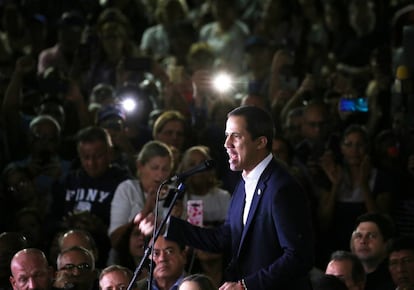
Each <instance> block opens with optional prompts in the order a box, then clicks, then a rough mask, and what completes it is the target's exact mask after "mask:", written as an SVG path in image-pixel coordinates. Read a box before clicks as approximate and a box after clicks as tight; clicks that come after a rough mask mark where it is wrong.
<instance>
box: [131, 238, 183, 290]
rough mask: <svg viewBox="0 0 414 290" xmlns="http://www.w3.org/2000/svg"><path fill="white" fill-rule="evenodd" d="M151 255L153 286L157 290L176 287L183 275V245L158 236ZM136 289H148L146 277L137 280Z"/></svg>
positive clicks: (167, 289)
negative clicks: (152, 261) (153, 263)
mask: <svg viewBox="0 0 414 290" xmlns="http://www.w3.org/2000/svg"><path fill="white" fill-rule="evenodd" d="M152 257H153V259H154V262H155V268H154V279H153V281H152V284H153V286H152V287H153V288H151V289H158V290H169V289H177V288H178V285H179V284H180V282H181V280H182V279H183V278H184V276H185V271H184V268H185V264H186V262H187V254H186V250H185V246H184V245H179V244H178V243H176V242H174V241H171V240H167V239H165V238H164V237H163V236H160V237H158V239H157V241H156V242H155V244H154V247H153V253H152ZM137 286H138V289H139V290H146V289H148V281H147V279H143V280H140V281H138V285H137Z"/></svg>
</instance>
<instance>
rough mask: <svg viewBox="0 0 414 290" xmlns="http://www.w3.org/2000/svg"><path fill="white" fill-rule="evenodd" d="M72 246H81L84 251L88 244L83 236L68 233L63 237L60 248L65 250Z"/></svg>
mask: <svg viewBox="0 0 414 290" xmlns="http://www.w3.org/2000/svg"><path fill="white" fill-rule="evenodd" d="M73 246H81V247H84V248H86V249H88V248H89V247H90V243H89V241H88V240H87V238H86V237H85V236H83V235H82V234H80V233H68V234H66V235H64V236H63V238H62V244H61V248H62V249H66V248H70V247H73Z"/></svg>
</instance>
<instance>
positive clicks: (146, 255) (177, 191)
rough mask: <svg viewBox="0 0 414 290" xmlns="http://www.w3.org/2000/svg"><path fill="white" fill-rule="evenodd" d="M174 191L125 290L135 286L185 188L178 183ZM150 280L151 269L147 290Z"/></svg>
mask: <svg viewBox="0 0 414 290" xmlns="http://www.w3.org/2000/svg"><path fill="white" fill-rule="evenodd" d="M174 190H175V193H174V197H173V199H172V201H171V204H170V205H169V207H168V210H167V214H166V215H165V216H164V218H163V219H162V221H161V223H160V224H159V226H158V227H157V229H156V230H155V233H154V235H153V238H152V239H151V241H150V243H149V244H148V246H147V248H146V249H145V251H144V256H143V257H142V258H141V261H140V262H139V264H138V266H137V267H136V268H135V271H134V275H133V276H132V278H131V281H130V282H129V285H128V288H127V290H132V289H134V288H135V287H134V284H135V282H136V280H137V278H138V276H139V275H140V274H141V272H142V268H143V266H144V264H145V261H146V260H147V259H148V258H149V256H150V254H151V252H152V249H153V247H154V244H155V242H156V241H157V239H158V237H159V235H160V234H161V231H162V228H163V227H164V226H165V224H166V223H167V220H168V219H169V217H170V216H171V211H172V209H173V207H174V206H175V203H176V202H177V199H179V198H180V197H181V196H182V195H183V194H184V192H185V186H184V184H183V183H182V182H181V181H180V184H179V185H178V187H177V188H176V189H174ZM155 210H158V207H157V206H156V208H155ZM156 222H157V221H155V225H156ZM151 264H152V263H151ZM152 279H153V271H152V269H151V270H150V271H149V280H148V290H150V289H151V286H152Z"/></svg>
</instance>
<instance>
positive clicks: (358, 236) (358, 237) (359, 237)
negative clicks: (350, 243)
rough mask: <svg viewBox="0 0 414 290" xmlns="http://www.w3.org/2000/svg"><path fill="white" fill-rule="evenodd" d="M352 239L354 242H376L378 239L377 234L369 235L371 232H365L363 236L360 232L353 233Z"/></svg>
mask: <svg viewBox="0 0 414 290" xmlns="http://www.w3.org/2000/svg"><path fill="white" fill-rule="evenodd" d="M352 238H353V239H354V240H357V241H360V240H363V239H368V240H370V241H372V240H376V239H377V238H378V233H371V232H367V233H366V234H365V235H364V234H363V233H361V232H353V233H352Z"/></svg>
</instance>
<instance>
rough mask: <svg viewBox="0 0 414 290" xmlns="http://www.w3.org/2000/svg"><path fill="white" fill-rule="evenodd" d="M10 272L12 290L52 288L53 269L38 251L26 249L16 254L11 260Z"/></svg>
mask: <svg viewBox="0 0 414 290" xmlns="http://www.w3.org/2000/svg"><path fill="white" fill-rule="evenodd" d="M10 270H11V276H10V284H11V285H12V287H13V290H26V289H36V290H50V289H51V288H52V279H53V268H52V267H50V266H49V264H48V262H47V259H46V256H45V254H44V253H43V252H42V251H41V250H39V249H35V248H28V249H23V250H20V251H19V252H17V253H16V254H15V255H14V256H13V259H12V260H11V263H10Z"/></svg>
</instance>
